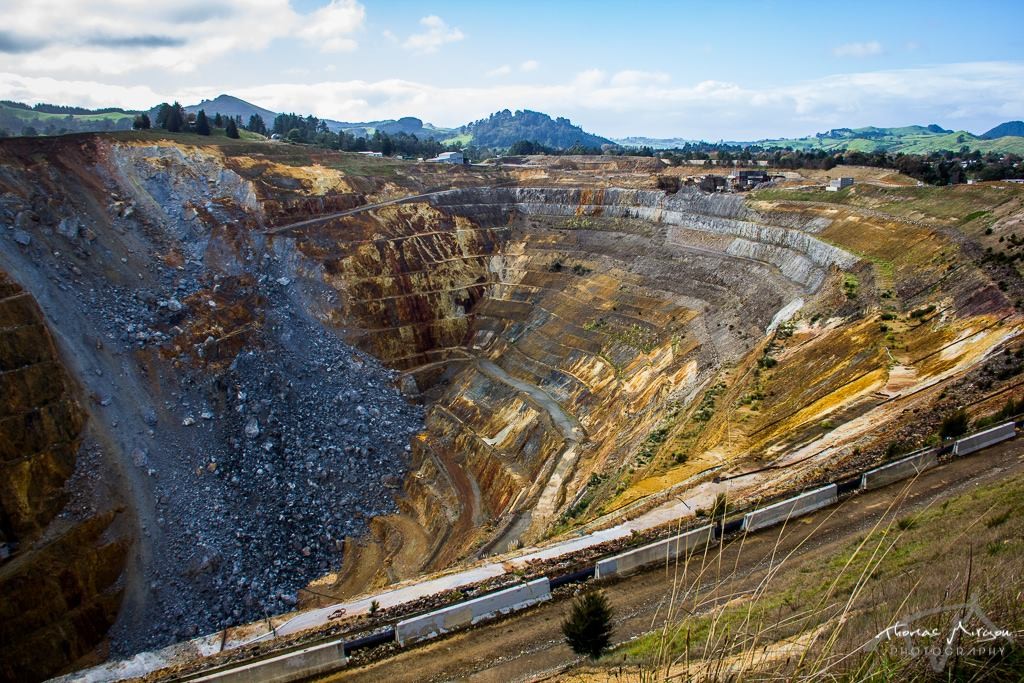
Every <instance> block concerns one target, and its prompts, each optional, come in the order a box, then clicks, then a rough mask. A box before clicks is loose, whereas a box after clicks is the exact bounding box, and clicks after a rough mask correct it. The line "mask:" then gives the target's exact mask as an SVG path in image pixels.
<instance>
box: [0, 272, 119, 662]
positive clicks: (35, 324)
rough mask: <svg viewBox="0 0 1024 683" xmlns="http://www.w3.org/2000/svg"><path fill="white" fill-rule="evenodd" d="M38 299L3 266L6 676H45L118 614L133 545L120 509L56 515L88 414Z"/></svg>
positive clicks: (0, 591) (0, 593)
mask: <svg viewBox="0 0 1024 683" xmlns="http://www.w3.org/2000/svg"><path fill="white" fill-rule="evenodd" d="M76 394H77V391H76V387H75V385H74V383H73V382H72V381H71V379H70V377H69V376H68V373H67V371H66V369H65V367H64V365H63V363H62V361H61V359H60V357H59V355H58V353H57V350H56V348H55V346H54V343H53V339H52V337H51V336H50V332H49V329H48V327H47V324H46V321H45V319H44V318H43V314H42V312H41V311H40V310H39V307H38V305H37V304H36V302H35V300H34V299H33V297H32V296H31V295H30V294H29V293H28V292H26V291H24V290H23V289H22V288H21V287H20V286H19V285H17V284H16V283H14V282H13V281H12V280H10V279H9V278H8V277H7V276H6V274H4V273H3V272H2V271H0V548H2V549H3V556H2V557H0V641H2V642H3V648H2V650H3V656H2V657H0V678H2V679H3V680H10V681H13V680H28V679H42V678H45V677H47V676H49V675H50V674H52V673H54V672H56V671H58V670H60V669H61V668H64V667H67V666H68V665H70V664H71V663H72V662H74V661H75V660H76V659H78V658H79V657H81V656H83V655H85V654H86V653H88V652H89V651H90V650H92V649H93V648H94V647H95V646H96V645H97V644H98V643H99V642H100V641H101V640H102V639H103V635H104V633H105V632H106V630H107V629H108V628H109V627H110V625H111V624H112V623H113V622H114V618H115V616H116V615H117V610H118V606H119V604H120V600H121V593H120V590H119V589H118V588H117V587H116V585H115V583H116V581H117V579H118V577H119V576H120V575H121V572H122V570H123V567H124V559H125V553H126V549H127V544H126V542H125V541H124V540H119V539H118V538H117V537H116V535H112V534H110V533H109V532H108V534H107V535H108V537H107V538H104V533H105V532H107V530H108V527H109V526H110V524H111V522H112V521H113V519H114V516H115V513H114V512H106V513H101V514H96V515H94V516H92V517H86V518H84V519H78V520H75V519H59V518H58V517H57V514H58V513H59V512H60V511H61V509H62V508H63V507H64V505H65V504H66V503H67V501H68V492H67V490H66V489H65V482H66V481H67V480H68V478H69V477H70V476H71V474H72V472H73V471H74V468H75V460H76V456H77V452H78V447H79V442H80V435H81V431H82V427H83V424H84V422H85V414H84V411H83V410H82V409H81V407H80V405H79V402H78V399H77V396H76Z"/></svg>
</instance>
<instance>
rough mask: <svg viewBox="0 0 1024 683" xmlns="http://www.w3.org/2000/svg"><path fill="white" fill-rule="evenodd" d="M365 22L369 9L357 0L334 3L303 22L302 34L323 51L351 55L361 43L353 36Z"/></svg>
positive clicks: (300, 33) (336, 0)
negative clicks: (349, 53) (348, 53)
mask: <svg viewBox="0 0 1024 683" xmlns="http://www.w3.org/2000/svg"><path fill="white" fill-rule="evenodd" d="M365 20H366V8H364V7H363V6H362V5H360V4H359V3H358V2H356V1H355V0H331V2H330V4H328V5H325V6H324V7H321V8H320V9H318V10H316V11H315V12H313V14H312V15H311V16H309V17H307V18H306V19H305V20H304V21H303V24H304V25H303V27H302V29H301V30H300V31H299V35H300V36H301V37H302V38H303V39H305V40H306V41H307V42H309V43H310V44H312V45H315V46H316V47H318V48H319V49H320V51H321V52H351V51H352V50H354V49H356V47H358V43H356V41H355V40H353V39H352V38H350V37H349V36H350V35H351V34H352V33H355V32H356V31H357V30H359V29H360V28H362V26H363V22H364V21H365Z"/></svg>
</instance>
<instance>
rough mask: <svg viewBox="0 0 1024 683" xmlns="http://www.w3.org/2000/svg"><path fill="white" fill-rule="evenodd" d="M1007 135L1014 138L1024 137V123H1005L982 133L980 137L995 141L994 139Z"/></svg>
mask: <svg viewBox="0 0 1024 683" xmlns="http://www.w3.org/2000/svg"><path fill="white" fill-rule="evenodd" d="M1007 135H1012V136H1014V137H1018V138H1020V137H1024V121H1007V122H1006V123H1000V124H999V125H998V126H996V127H995V128H993V129H992V130H990V131H988V132H986V133H982V134H981V136H980V137H983V138H985V139H986V140H995V139H996V138H1003V137H1006V136H1007Z"/></svg>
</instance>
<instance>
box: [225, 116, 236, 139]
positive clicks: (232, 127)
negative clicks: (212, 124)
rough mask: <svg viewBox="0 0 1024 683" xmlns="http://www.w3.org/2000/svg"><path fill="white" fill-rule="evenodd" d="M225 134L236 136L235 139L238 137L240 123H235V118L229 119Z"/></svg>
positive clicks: (231, 136) (230, 136)
mask: <svg viewBox="0 0 1024 683" xmlns="http://www.w3.org/2000/svg"><path fill="white" fill-rule="evenodd" d="M224 134H225V135H227V136H228V137H229V138H234V139H235V140H237V139H238V124H237V123H235V120H234V119H228V125H227V127H226V128H225V129H224Z"/></svg>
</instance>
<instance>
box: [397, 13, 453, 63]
mask: <svg viewBox="0 0 1024 683" xmlns="http://www.w3.org/2000/svg"><path fill="white" fill-rule="evenodd" d="M420 25H422V26H423V28H425V29H426V30H425V31H423V32H422V33H414V34H412V35H411V36H409V37H408V38H406V39H405V42H404V43H402V47H404V48H405V49H406V50H411V51H413V52H418V53H420V54H430V53H431V52H437V50H438V49H439V48H440V47H441V46H442V45H444V44H446V43H455V42H458V41H460V40H462V39H463V38H465V37H466V36H465V35H464V34H463V33H462V31H460V30H459V29H457V28H454V27H451V26H448V24H446V23H445V21H444V19H442V18H441V17H439V16H437V15H436V14H431V15H430V16H428V17H423V18H422V19H420Z"/></svg>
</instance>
